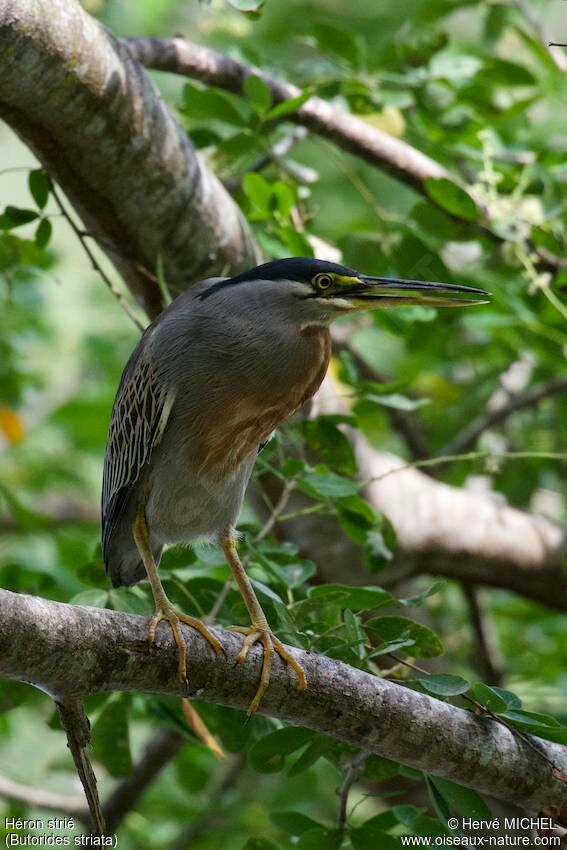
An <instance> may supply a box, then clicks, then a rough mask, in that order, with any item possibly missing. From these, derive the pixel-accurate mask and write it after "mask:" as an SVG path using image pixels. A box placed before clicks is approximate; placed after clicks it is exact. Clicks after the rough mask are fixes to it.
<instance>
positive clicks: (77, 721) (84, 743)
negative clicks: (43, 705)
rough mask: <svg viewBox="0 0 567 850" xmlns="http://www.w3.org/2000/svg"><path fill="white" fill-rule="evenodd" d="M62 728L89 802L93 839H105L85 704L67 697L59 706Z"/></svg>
mask: <svg viewBox="0 0 567 850" xmlns="http://www.w3.org/2000/svg"><path fill="white" fill-rule="evenodd" d="M57 708H58V709H59V716H60V718H61V724H62V726H63V729H64V730H65V734H66V735H67V746H68V747H69V749H70V751H71V755H72V756H73V761H74V762H75V767H76V769H77V773H78V774H79V779H80V780H81V784H82V786H83V790H84V792H85V797H86V798H87V804H88V807H89V813H90V816H91V822H92V823H91V830H92V834H93V835H97V836H105V835H106V824H105V822H104V815H103V813H102V808H101V805H100V800H99V796H98V789H97V784H96V776H95V773H94V770H93V767H92V764H91V760H90V758H89V754H88V746H89V743H90V740H91V727H90V723H89V719H88V717H87V715H86V712H85V707H84V705H83V701H82V700H81V699H80V698H77V697H66V698H64V699H63V700H61V701H58V702H57Z"/></svg>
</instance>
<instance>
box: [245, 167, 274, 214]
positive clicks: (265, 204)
mask: <svg viewBox="0 0 567 850" xmlns="http://www.w3.org/2000/svg"><path fill="white" fill-rule="evenodd" d="M242 188H243V189H244V194H245V195H246V197H247V198H248V200H249V201H250V203H251V204H252V207H253V208H254V211H255V212H257V213H258V214H259V215H261V216H262V217H264V218H268V217H269V215H270V200H271V198H272V187H271V186H270V184H269V183H268V181H267V180H266V178H265V177H262V175H261V174H256V172H254V171H252V172H250V173H249V174H245V175H244V177H243V178H242Z"/></svg>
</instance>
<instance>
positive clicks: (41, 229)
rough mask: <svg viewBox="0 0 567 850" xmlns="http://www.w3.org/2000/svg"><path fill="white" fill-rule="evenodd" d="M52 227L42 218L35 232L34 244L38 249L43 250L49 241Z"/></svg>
mask: <svg viewBox="0 0 567 850" xmlns="http://www.w3.org/2000/svg"><path fill="white" fill-rule="evenodd" d="M52 233H53V226H52V224H51V222H50V220H49V219H48V218H42V219H41V221H40V222H39V224H38V226H37V229H36V231H35V236H34V239H35V244H36V245H37V247H38V248H45V246H46V245H47V244H48V243H49V240H50V239H51V234H52Z"/></svg>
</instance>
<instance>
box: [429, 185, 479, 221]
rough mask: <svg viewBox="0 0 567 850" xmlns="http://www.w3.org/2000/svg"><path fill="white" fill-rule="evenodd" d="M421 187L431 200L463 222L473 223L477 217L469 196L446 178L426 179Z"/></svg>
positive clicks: (474, 205)
mask: <svg viewBox="0 0 567 850" xmlns="http://www.w3.org/2000/svg"><path fill="white" fill-rule="evenodd" d="M423 185H424V187H425V191H426V192H427V194H428V195H429V197H430V198H431V200H432V201H435V203H436V204H439V206H440V207H442V208H443V209H444V210H447V212H450V213H451V214H452V215H456V216H457V217H458V218H463V219H465V221H474V220H475V219H476V218H477V217H478V210H477V208H476V204H475V202H474V201H473V199H472V198H471V196H470V195H469V194H468V193H467V192H466V191H465V190H464V189H462V188H461V187H460V186H458V185H457V184H456V183H454V182H453V181H452V180H449V179H447V178H446V177H441V178H435V177H427V178H426V179H425V180H424V184H423Z"/></svg>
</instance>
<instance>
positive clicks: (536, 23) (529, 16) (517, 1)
mask: <svg viewBox="0 0 567 850" xmlns="http://www.w3.org/2000/svg"><path fill="white" fill-rule="evenodd" d="M512 4H513V5H514V6H515V7H516V9H518V11H519V12H520V14H521V15H523V17H524V18H525V20H526V23H527V24H528V25H529V26H530V27H531V29H532V30H533V33H534V35H535V36H536V38H537V39H538V40H539V41H540V42H541V44H542V46H543V47H544V48H545V50H546V51H547V53H548V55H549V57H550V59H551V61H552V62H553V64H554V65H555V67H556V68H558V69H559V70H560V71H565V70H567V62H566V61H565V57H564V56H563V55H562V54H555V53H554V52H553V51H552V50H550V49H549V48H550V47H552V46H554V45H552V43H551V42H549V41H548V40H547V36H546V34H545V32H544V29H543V27H542V25H541V21H540V19H539V17H538V15H537V14H535V13H534V11H533V10H532V9H531V8H530V5H529V2H526V0H512Z"/></svg>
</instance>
